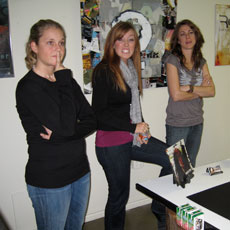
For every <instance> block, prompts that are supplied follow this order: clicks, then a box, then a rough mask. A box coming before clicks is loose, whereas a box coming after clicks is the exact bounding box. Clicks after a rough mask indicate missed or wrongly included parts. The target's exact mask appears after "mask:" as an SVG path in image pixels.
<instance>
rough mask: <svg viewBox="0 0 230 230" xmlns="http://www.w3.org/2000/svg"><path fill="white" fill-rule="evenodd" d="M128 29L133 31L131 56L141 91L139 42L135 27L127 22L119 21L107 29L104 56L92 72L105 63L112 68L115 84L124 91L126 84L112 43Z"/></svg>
mask: <svg viewBox="0 0 230 230" xmlns="http://www.w3.org/2000/svg"><path fill="white" fill-rule="evenodd" d="M129 30H133V31H134V39H135V44H136V45H135V49H134V53H133V55H132V57H131V58H132V60H133V63H134V66H135V68H136V70H137V74H138V87H139V90H140V92H141V93H142V82H141V60H140V43H139V38H138V35H137V32H136V30H135V28H134V27H133V25H132V24H131V23H129V22H123V21H120V22H118V23H117V24H116V25H115V26H113V27H112V29H111V30H110V31H109V33H108V35H107V38H106V42H105V46H104V56H103V58H102V60H101V62H100V63H99V64H98V65H97V66H96V68H95V69H94V72H96V71H97V69H98V68H100V67H101V65H102V64H107V65H108V66H109V68H110V69H111V70H112V72H113V73H114V77H115V83H116V86H117V87H118V88H119V89H121V90H122V91H124V92H126V85H125V82H124V78H123V77H122V73H121V70H120V57H119V56H118V55H117V54H116V52H115V50H114V44H115V42H116V41H117V40H119V39H121V38H122V37H123V36H124V35H125V34H126V33H127V32H128V31H129ZM93 76H94V74H93Z"/></svg>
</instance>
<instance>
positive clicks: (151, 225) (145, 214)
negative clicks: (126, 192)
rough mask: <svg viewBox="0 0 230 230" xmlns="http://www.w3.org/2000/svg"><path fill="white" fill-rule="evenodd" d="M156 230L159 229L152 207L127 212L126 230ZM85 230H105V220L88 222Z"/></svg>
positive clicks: (142, 207)
mask: <svg viewBox="0 0 230 230" xmlns="http://www.w3.org/2000/svg"><path fill="white" fill-rule="evenodd" d="M154 229H157V220H156V217H155V216H154V215H153V214H152V212H151V209H150V205H144V206H141V207H138V208H134V209H130V210H128V211H127V212H126V222H125V230H154ZM83 230H104V219H103V218H100V219H97V220H93V221H90V222H87V223H86V224H85V226H84V228H83Z"/></svg>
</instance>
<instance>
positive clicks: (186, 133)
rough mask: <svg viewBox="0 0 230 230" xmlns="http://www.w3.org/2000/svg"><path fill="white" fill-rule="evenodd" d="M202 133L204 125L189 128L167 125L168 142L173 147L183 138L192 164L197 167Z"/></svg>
mask: <svg viewBox="0 0 230 230" xmlns="http://www.w3.org/2000/svg"><path fill="white" fill-rule="evenodd" d="M202 131H203V123H201V124H199V125H194V126H189V127H174V126H170V125H166V142H167V144H168V145H170V146H171V145H173V144H175V143H176V142H178V141H179V140H181V139H182V138H183V139H184V141H185V147H186V149H187V152H188V155H189V158H190V161H191V164H192V166H193V167H195V165H196V157H197V154H198V151H199V148H200V142H201V136H202Z"/></svg>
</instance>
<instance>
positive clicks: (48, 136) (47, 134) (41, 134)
mask: <svg viewBox="0 0 230 230" xmlns="http://www.w3.org/2000/svg"><path fill="white" fill-rule="evenodd" d="M43 128H44V129H45V131H46V134H45V133H40V136H41V137H42V138H43V139H45V140H49V139H50V137H51V135H52V131H51V130H50V129H48V128H46V127H45V126H44V125H43Z"/></svg>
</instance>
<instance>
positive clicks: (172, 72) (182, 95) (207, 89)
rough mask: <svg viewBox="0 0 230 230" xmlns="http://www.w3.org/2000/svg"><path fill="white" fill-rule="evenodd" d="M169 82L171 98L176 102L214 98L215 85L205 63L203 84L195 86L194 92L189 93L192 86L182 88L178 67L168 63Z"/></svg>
mask: <svg viewBox="0 0 230 230" xmlns="http://www.w3.org/2000/svg"><path fill="white" fill-rule="evenodd" d="M166 69H167V80H168V88H169V93H170V96H171V97H172V99H173V100H174V101H186V100H192V99H195V98H198V97H214V96H215V85H214V82H213V80H212V77H211V76H210V73H209V70H208V66H207V64H206V63H205V64H204V66H203V69H202V71H203V82H202V84H201V86H194V87H193V92H192V93H190V92H188V91H189V89H190V85H183V86H180V82H179V76H178V70H177V68H176V66H174V65H172V64H170V63H167V66H166Z"/></svg>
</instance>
